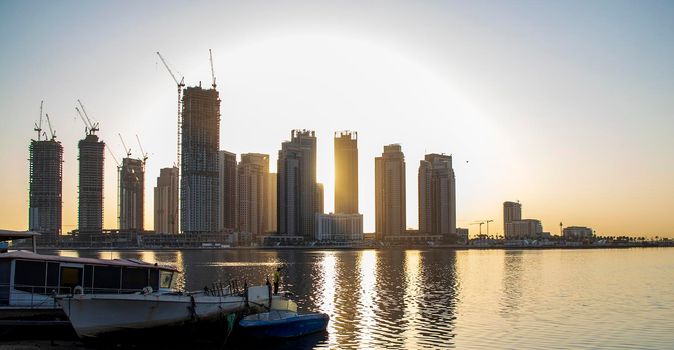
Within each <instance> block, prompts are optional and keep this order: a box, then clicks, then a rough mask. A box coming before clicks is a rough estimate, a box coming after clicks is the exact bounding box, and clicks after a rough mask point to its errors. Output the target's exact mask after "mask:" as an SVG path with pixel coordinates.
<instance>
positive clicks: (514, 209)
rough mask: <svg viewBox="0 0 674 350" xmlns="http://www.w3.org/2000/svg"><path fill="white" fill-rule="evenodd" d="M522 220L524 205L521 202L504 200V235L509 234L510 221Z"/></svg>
mask: <svg viewBox="0 0 674 350" xmlns="http://www.w3.org/2000/svg"><path fill="white" fill-rule="evenodd" d="M521 220H522V205H521V204H520V203H519V202H503V235H504V236H505V237H508V236H509V232H508V231H509V230H508V223H511V222H513V221H521Z"/></svg>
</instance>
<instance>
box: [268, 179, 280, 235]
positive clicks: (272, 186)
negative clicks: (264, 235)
mask: <svg viewBox="0 0 674 350" xmlns="http://www.w3.org/2000/svg"><path fill="white" fill-rule="evenodd" d="M276 181H277V180H276V173H269V176H267V199H266V204H265V208H266V209H265V210H266V212H267V224H266V227H267V230H266V231H265V232H276V230H277V227H278V226H277V224H278V222H277V221H278V209H277V207H276V205H277V198H278V193H277V191H276V188H277V182H276Z"/></svg>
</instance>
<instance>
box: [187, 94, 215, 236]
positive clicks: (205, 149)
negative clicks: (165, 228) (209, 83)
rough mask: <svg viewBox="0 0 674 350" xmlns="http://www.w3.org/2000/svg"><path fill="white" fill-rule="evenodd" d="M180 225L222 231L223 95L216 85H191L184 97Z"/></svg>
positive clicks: (194, 229)
mask: <svg viewBox="0 0 674 350" xmlns="http://www.w3.org/2000/svg"><path fill="white" fill-rule="evenodd" d="M181 128H182V129H181V162H180V167H181V178H180V227H181V229H182V232H185V233H201V232H217V231H218V207H219V206H218V193H219V191H218V188H219V186H218V150H219V148H220V98H219V95H218V91H217V90H216V89H215V88H212V89H208V90H206V89H202V88H201V86H196V87H188V88H186V89H185V90H184V94H183V99H182V126H181Z"/></svg>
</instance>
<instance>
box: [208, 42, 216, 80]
mask: <svg viewBox="0 0 674 350" xmlns="http://www.w3.org/2000/svg"><path fill="white" fill-rule="evenodd" d="M208 56H209V58H210V59H211V78H213V85H211V86H213V89H215V87H216V86H217V85H216V84H215V70H214V69H213V52H211V49H208Z"/></svg>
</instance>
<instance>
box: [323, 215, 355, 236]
mask: <svg viewBox="0 0 674 350" xmlns="http://www.w3.org/2000/svg"><path fill="white" fill-rule="evenodd" d="M316 240H319V241H361V240H363V214H333V213H330V214H321V213H317V214H316Z"/></svg>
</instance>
